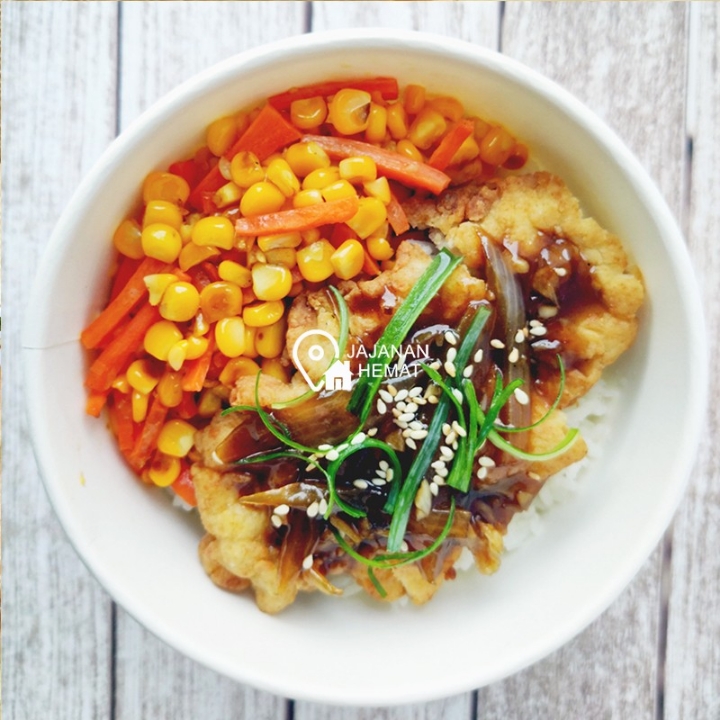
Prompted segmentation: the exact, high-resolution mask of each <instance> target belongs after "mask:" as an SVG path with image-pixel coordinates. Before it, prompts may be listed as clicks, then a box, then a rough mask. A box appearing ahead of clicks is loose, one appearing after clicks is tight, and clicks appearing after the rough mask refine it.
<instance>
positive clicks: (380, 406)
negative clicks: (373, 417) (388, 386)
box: [375, 398, 387, 415]
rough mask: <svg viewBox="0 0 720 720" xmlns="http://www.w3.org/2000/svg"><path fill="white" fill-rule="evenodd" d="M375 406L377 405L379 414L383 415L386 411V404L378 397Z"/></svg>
mask: <svg viewBox="0 0 720 720" xmlns="http://www.w3.org/2000/svg"><path fill="white" fill-rule="evenodd" d="M375 407H377V411H378V412H379V413H380V414H381V415H384V414H385V413H386V412H387V405H386V404H385V403H384V402H383V401H382V400H381V399H380V398H378V401H377V403H376V404H375Z"/></svg>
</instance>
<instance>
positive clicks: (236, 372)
mask: <svg viewBox="0 0 720 720" xmlns="http://www.w3.org/2000/svg"><path fill="white" fill-rule="evenodd" d="M259 372H260V366H259V365H258V364H257V363H256V362H255V361H254V360H251V359H250V358H249V357H236V358H232V359H231V360H228V361H227V363H225V367H224V368H223V369H222V371H221V372H220V375H219V377H218V380H220V382H221V383H222V384H223V385H227V387H234V385H235V383H236V382H237V381H238V379H239V378H241V377H255V376H256V375H257V374H258V373H259Z"/></svg>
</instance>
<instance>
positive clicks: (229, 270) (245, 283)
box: [218, 260, 252, 288]
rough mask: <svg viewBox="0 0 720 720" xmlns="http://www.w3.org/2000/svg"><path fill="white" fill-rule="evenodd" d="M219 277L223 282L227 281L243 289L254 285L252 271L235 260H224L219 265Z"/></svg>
mask: <svg viewBox="0 0 720 720" xmlns="http://www.w3.org/2000/svg"><path fill="white" fill-rule="evenodd" d="M218 275H219V276H220V279H221V280H227V281H228V282H231V283H234V284H235V285H237V286H238V287H241V288H246V287H250V286H251V285H252V275H251V274H250V270H248V269H247V268H246V267H243V266H242V265H241V264H240V263H237V262H235V261H234V260H223V261H222V262H221V263H220V264H219V265H218Z"/></svg>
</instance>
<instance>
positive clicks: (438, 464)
mask: <svg viewBox="0 0 720 720" xmlns="http://www.w3.org/2000/svg"><path fill="white" fill-rule="evenodd" d="M443 447H445V446H444V445H443ZM430 467H431V468H433V470H437V469H438V468H444V467H445V463H444V461H442V460H435V462H431V463H430Z"/></svg>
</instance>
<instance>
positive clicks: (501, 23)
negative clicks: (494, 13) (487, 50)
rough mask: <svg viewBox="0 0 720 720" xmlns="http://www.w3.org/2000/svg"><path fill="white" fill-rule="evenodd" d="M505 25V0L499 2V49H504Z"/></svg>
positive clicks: (499, 50) (500, 50)
mask: <svg viewBox="0 0 720 720" xmlns="http://www.w3.org/2000/svg"><path fill="white" fill-rule="evenodd" d="M504 25H505V0H501V2H499V3H498V31H497V51H498V52H500V53H501V52H502V51H503V28H504Z"/></svg>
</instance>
